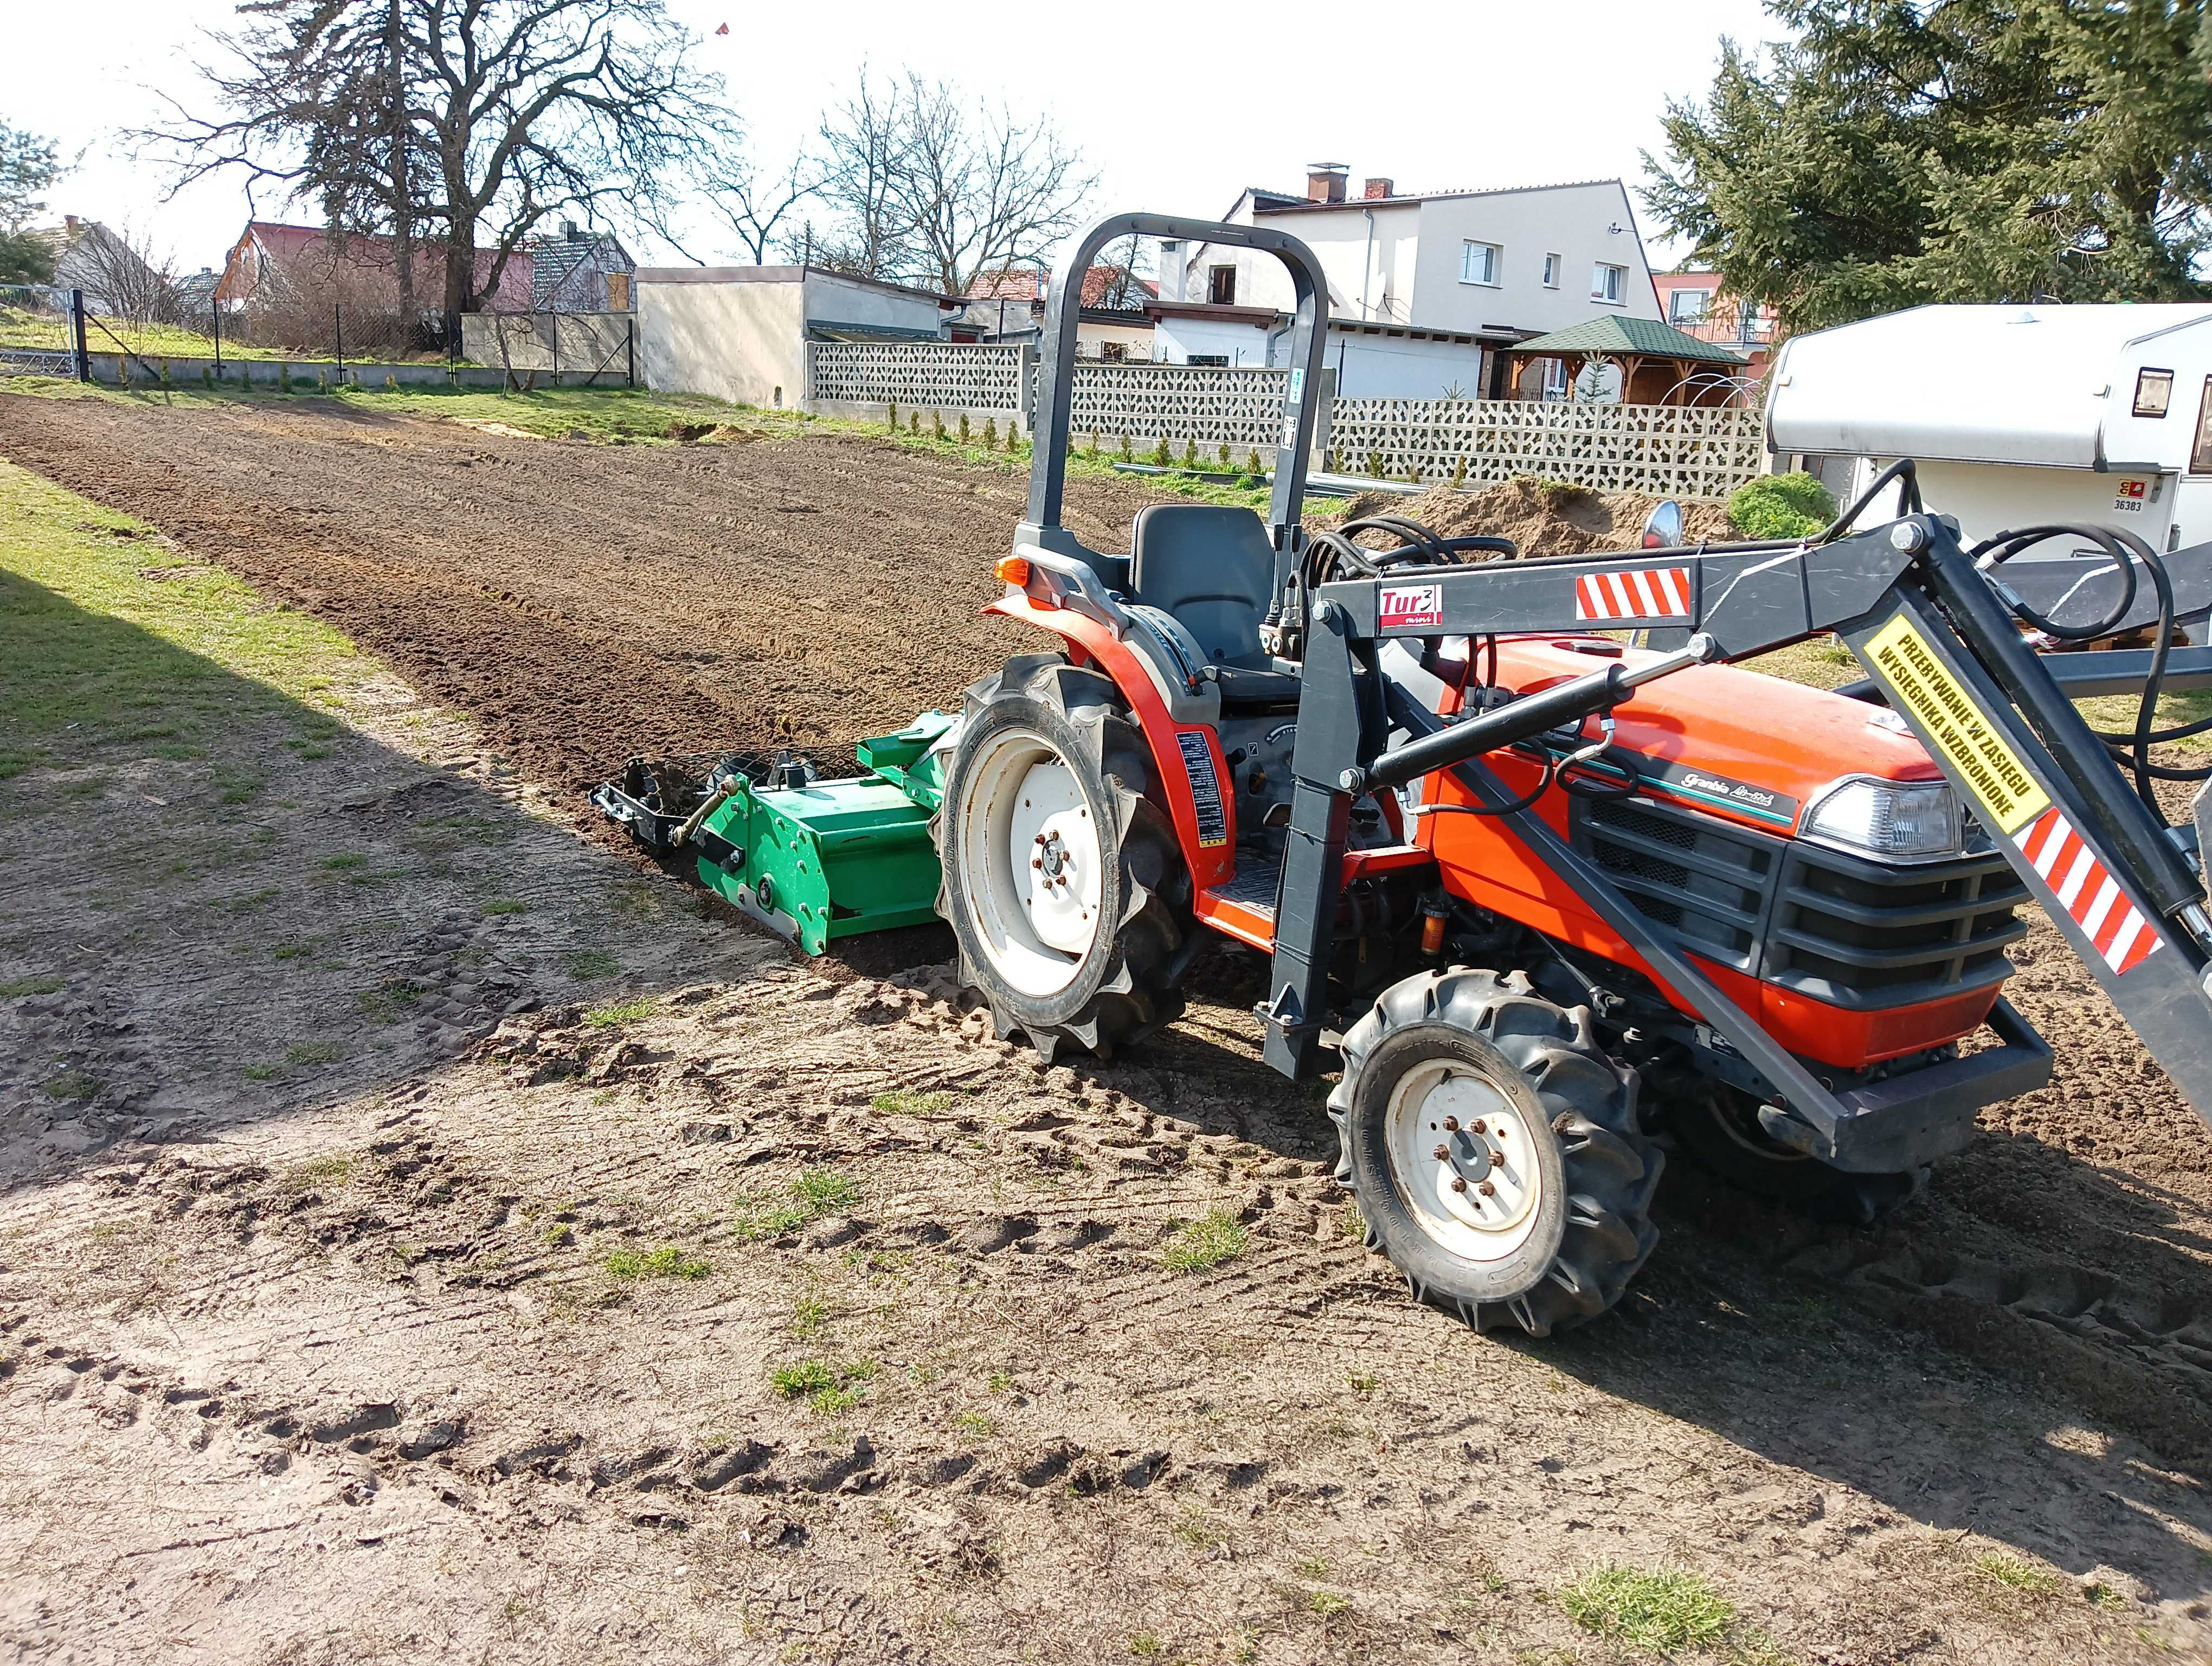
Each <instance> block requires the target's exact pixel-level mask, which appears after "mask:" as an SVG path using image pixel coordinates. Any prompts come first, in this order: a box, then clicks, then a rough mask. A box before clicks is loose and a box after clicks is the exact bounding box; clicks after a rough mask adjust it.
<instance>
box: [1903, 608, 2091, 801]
mask: <svg viewBox="0 0 2212 1666" xmlns="http://www.w3.org/2000/svg"><path fill="white" fill-rule="evenodd" d="M1866 654H1867V658H1868V659H1869V660H1872V661H1873V662H1874V668H1875V672H1876V673H1877V674H1878V675H1879V676H1880V677H1881V680H1882V681H1883V682H1885V683H1887V684H1889V688H1890V693H1891V696H1893V698H1894V699H1895V701H1896V702H1897V703H1898V705H1899V708H1901V709H1903V710H1905V711H1908V712H1910V713H1911V714H1912V715H1913V716H1914V717H1916V718H1917V719H1919V720H1920V723H1921V726H1922V727H1923V728H1925V729H1926V730H1927V731H1928V733H1929V734H1931V735H1933V736H1934V737H1935V738H1936V745H1938V746H1940V747H1942V750H1943V752H1944V755H1945V756H1946V757H1948V758H1949V759H1950V760H1951V762H1952V763H1954V764H1956V765H1957V766H1958V768H1959V773H1960V775H1964V776H1965V777H1966V785H1967V786H1968V787H1972V789H1973V793H1974V796H1975V797H1976V798H1978V799H1979V800H1981V801H1982V807H1983V808H1984V810H1987V811H1988V812H1990V819H1991V820H1992V821H1994V822H1995V823H1996V824H1997V826H1998V827H1999V828H2000V829H2002V830H2003V831H2005V832H2007V833H2015V832H2017V831H2019V830H2020V829H2021V827H2022V826H2023V825H2025V824H2026V823H2027V820H2028V819H2029V818H2031V817H2033V816H2034V815H2037V814H2038V813H2039V812H2041V811H2042V810H2044V809H2045V807H2046V806H2048V805H2049V804H2050V802H2051V800H2050V799H2049V798H2048V797H2047V796H2046V795H2045V793H2044V790H2043V789H2042V788H2041V787H2039V786H2037V785H2036V784H2035V777H2034V776H2033V775H2029V774H2028V773H2027V768H2026V766H2025V765H2023V764H2022V763H2021V761H2020V759H2019V758H2018V757H2015V755H2014V753H2013V750H2012V748H2011V747H2009V746H2008V745H2005V743H2004V737H2003V736H2002V735H2001V734H1999V733H1997V730H1996V726H1995V725H1994V724H1992V723H1991V722H1990V721H1989V719H1987V718H1986V717H1984V716H1983V715H1982V711H1981V708H1980V707H1978V706H1977V705H1976V704H1975V703H1974V702H1973V701H1972V698H1970V697H1969V696H1968V695H1967V693H1966V690H1965V689H1963V688H1961V687H1960V686H1959V679H1958V678H1955V677H1954V676H1952V675H1951V672H1950V670H1949V669H1948V667H1947V666H1945V665H1944V664H1943V662H1942V660H1938V659H1937V658H1936V655H1935V654H1934V653H1933V652H1931V651H1930V650H1929V647H1928V643H1927V641H1926V639H1925V638H1923V636H1922V635H1921V634H1920V633H1919V632H1918V631H1917V630H1915V629H1913V628H1912V622H1911V619H1910V618H1909V617H1906V616H1905V614H1902V613H1900V614H1899V615H1898V616H1897V617H1895V618H1893V619H1892V620H1891V621H1890V622H1889V623H1887V624H1886V625H1884V626H1883V627H1882V628H1881V629H1880V630H1877V631H1876V632H1875V634H1874V635H1872V636H1870V637H1869V638H1868V639H1867V645H1866Z"/></svg>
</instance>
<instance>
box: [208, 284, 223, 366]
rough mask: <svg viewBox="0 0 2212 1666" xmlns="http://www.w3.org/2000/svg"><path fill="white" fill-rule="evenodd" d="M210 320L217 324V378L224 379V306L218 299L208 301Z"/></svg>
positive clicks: (211, 322)
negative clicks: (217, 301)
mask: <svg viewBox="0 0 2212 1666" xmlns="http://www.w3.org/2000/svg"><path fill="white" fill-rule="evenodd" d="M208 321H209V322H210V324H212V325H214V326H215V374H216V380H218V381H220V380H222V307H221V306H219V305H218V304H217V303H216V301H212V300H210V301H209V302H208Z"/></svg>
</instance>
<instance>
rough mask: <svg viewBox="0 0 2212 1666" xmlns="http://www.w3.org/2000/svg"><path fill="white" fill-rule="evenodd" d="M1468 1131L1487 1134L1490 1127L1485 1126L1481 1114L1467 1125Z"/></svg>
mask: <svg viewBox="0 0 2212 1666" xmlns="http://www.w3.org/2000/svg"><path fill="white" fill-rule="evenodd" d="M1467 1131H1468V1133H1469V1134H1487V1133H1489V1132H1490V1130H1489V1129H1488V1128H1485V1127H1484V1126H1483V1122H1482V1119H1481V1118H1480V1116H1478V1117H1476V1118H1475V1119H1474V1121H1473V1122H1469V1123H1468V1125H1467Z"/></svg>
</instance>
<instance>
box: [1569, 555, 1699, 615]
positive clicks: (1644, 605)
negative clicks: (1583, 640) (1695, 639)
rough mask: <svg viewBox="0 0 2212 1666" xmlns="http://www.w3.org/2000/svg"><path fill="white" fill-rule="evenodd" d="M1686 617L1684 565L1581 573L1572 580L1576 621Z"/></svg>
mask: <svg viewBox="0 0 2212 1666" xmlns="http://www.w3.org/2000/svg"><path fill="white" fill-rule="evenodd" d="M1688 617H1690V569H1688V568H1686V567H1645V568H1642V569H1638V570H1637V571H1635V572H1632V573H1585V574H1583V575H1582V577H1580V578H1578V579H1577V580H1576V581H1575V618H1576V621H1577V623H1583V622H1586V621H1589V620H1612V619H1686V618H1688Z"/></svg>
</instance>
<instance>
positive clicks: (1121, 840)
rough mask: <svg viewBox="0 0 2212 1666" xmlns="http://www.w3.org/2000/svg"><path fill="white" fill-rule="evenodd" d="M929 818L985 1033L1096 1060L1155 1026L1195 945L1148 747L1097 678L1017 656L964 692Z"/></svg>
mask: <svg viewBox="0 0 2212 1666" xmlns="http://www.w3.org/2000/svg"><path fill="white" fill-rule="evenodd" d="M965 711H966V721H965V724H964V727H963V729H962V732H961V736H960V744H959V745H958V746H957V748H956V749H955V751H954V752H953V756H952V762H951V767H950V769H947V770H946V772H945V796H944V801H943V804H942V806H941V807H940V808H939V812H938V813H937V815H936V817H935V818H933V820H932V821H931V823H930V832H931V836H932V837H933V838H934V839H935V840H936V842H937V852H938V856H939V861H940V864H941V866H942V867H943V870H944V880H943V885H942V888H941V889H940V890H939V893H938V898H937V909H938V912H939V914H941V915H944V916H945V919H946V920H947V921H950V922H951V926H952V933H953V936H954V937H955V938H956V939H957V940H958V942H959V945H960V981H961V982H962V983H963V984H964V985H966V986H967V987H968V988H972V989H975V990H977V991H978V992H980V993H981V995H982V997H983V999H984V1000H985V1001H986V1002H987V1003H988V1004H989V1006H990V1009H991V1016H992V1020H993V1023H994V1026H995V1028H996V1030H997V1032H998V1034H999V1036H1000V1039H1002V1040H1004V1039H1009V1038H1011V1037H1013V1036H1016V1035H1021V1036H1025V1037H1028V1039H1029V1042H1030V1045H1031V1046H1032V1047H1034V1048H1035V1049H1036V1050H1037V1052H1038V1054H1039V1055H1041V1056H1042V1057H1043V1058H1044V1059H1046V1060H1047V1061H1050V1060H1051V1059H1052V1058H1054V1056H1055V1055H1057V1054H1058V1053H1059V1051H1060V1049H1061V1048H1062V1047H1064V1046H1068V1045H1074V1046H1079V1047H1082V1048H1085V1049H1089V1050H1090V1051H1091V1052H1092V1053H1095V1054H1097V1055H1099V1056H1101V1057H1104V1056H1107V1055H1110V1054H1111V1053H1112V1051H1113V1049H1115V1047H1116V1046H1117V1045H1120V1044H1123V1043H1128V1042H1133V1041H1135V1040H1137V1039H1139V1038H1140V1037H1143V1036H1145V1035H1146V1034H1148V1033H1150V1032H1151V1031H1154V1030H1156V1029H1158V1028H1159V1027H1160V1026H1161V1025H1164V1024H1167V1023H1169V1022H1170V1021H1171V1020H1172V1019H1173V1018H1175V1017H1176V1015H1177V1014H1178V1013H1180V1012H1182V995H1181V994H1179V993H1178V991H1177V987H1176V986H1177V985H1178V983H1179V982H1181V980H1182V975H1183V971H1184V970H1185V969H1186V968H1187V967H1188V964H1190V959H1191V956H1192V955H1193V953H1194V952H1195V951H1196V948H1197V945H1198V931H1197V926H1196V923H1195V921H1194V919H1193V917H1192V915H1191V880H1190V870H1189V867H1188V865H1187V864H1186V863H1185V862H1184V860H1183V857H1182V847H1181V846H1180V845H1179V844H1178V843H1177V842H1176V834H1175V826H1174V824H1173V823H1172V821H1170V818H1169V816H1168V812H1166V810H1165V809H1164V807H1163V806H1162V805H1161V802H1160V790H1159V785H1158V776H1157V774H1156V772H1155V770H1154V769H1153V764H1152V750H1151V748H1150V747H1149V746H1147V745H1146V742H1145V737H1144V732H1143V731H1142V730H1141V729H1140V728H1139V727H1138V726H1137V724H1136V721H1135V720H1134V719H1133V718H1132V717H1131V716H1130V714H1129V709H1128V707H1127V704H1126V702H1124V701H1123V700H1122V698H1121V690H1118V689H1117V688H1115V685H1114V682H1113V679H1112V678H1109V677H1106V676H1103V675H1102V674H1101V673H1099V672H1095V671H1088V670H1079V669H1078V668H1077V667H1075V666H1071V665H1070V664H1068V663H1067V661H1066V660H1065V659H1063V658H1061V657H1060V655H1058V654H1024V655H1022V656H1021V657H1019V658H1018V659H1014V660H1008V661H1007V662H1006V666H1004V667H1003V668H1002V669H1001V670H1000V672H998V673H997V674H996V675H995V676H992V677H987V678H984V679H983V680H982V681H981V682H979V683H977V684H975V686H974V687H972V688H970V689H969V690H968V696H967V702H966V708H965Z"/></svg>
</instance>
